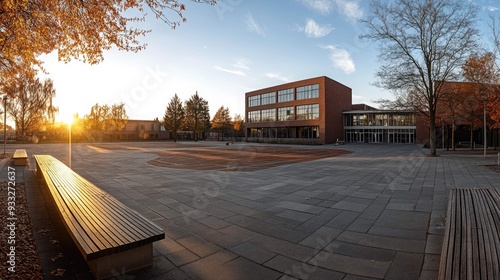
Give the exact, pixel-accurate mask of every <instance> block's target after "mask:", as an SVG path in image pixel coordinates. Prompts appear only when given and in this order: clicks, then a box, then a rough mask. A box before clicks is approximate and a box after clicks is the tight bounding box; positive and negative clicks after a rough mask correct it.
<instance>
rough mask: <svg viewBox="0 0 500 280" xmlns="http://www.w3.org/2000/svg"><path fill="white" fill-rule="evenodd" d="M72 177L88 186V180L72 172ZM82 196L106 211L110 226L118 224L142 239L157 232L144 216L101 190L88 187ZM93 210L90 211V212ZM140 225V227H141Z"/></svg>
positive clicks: (97, 207)
mask: <svg viewBox="0 0 500 280" xmlns="http://www.w3.org/2000/svg"><path fill="white" fill-rule="evenodd" d="M73 176H74V178H73V179H71V180H73V182H75V184H78V185H79V186H80V185H82V186H88V184H90V182H88V181H85V182H81V180H85V179H84V178H82V177H80V176H76V175H75V174H73ZM82 196H86V199H87V201H88V202H89V203H97V202H98V204H96V205H95V206H94V207H95V208H96V209H97V210H99V209H101V210H102V211H106V212H107V213H109V214H110V215H111V218H113V224H112V226H116V225H117V224H116V223H118V225H119V226H120V227H121V228H122V229H124V230H126V231H127V232H130V233H129V236H131V237H134V238H135V239H143V238H145V237H148V236H150V235H151V234H155V233H157V232H158V231H159V230H160V231H161V229H159V228H158V227H156V226H154V225H152V224H150V223H145V222H144V218H143V217H140V216H139V214H137V213H136V212H135V211H131V210H130V209H129V208H128V207H126V206H124V205H123V204H121V203H116V202H117V201H116V200H114V198H112V197H110V196H109V195H108V194H107V193H105V192H103V191H101V190H100V189H97V188H89V189H88V190H86V191H85V192H84V193H82ZM92 213H93V212H91V214H92ZM141 226H142V227H141Z"/></svg>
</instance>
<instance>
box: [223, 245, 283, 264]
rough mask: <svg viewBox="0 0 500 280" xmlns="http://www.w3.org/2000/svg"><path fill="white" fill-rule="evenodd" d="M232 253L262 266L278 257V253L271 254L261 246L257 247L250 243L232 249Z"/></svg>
mask: <svg viewBox="0 0 500 280" xmlns="http://www.w3.org/2000/svg"><path fill="white" fill-rule="evenodd" d="M231 251H232V252H234V253H236V254H238V255H240V256H243V257H245V258H247V259H249V260H251V261H254V262H256V263H260V264H262V263H265V262H266V261H268V260H270V259H271V258H273V257H274V256H276V253H273V252H270V251H268V250H266V249H265V248H262V247H260V246H255V245H254V244H252V243H249V242H244V243H242V244H239V245H238V246H236V247H233V248H231Z"/></svg>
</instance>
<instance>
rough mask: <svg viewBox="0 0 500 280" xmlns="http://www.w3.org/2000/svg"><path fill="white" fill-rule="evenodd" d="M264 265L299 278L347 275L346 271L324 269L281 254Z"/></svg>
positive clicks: (332, 278) (311, 279)
mask: <svg viewBox="0 0 500 280" xmlns="http://www.w3.org/2000/svg"><path fill="white" fill-rule="evenodd" d="M264 265H265V266H267V267H269V268H271V269H274V270H277V271H280V272H282V273H285V274H286V275H288V276H290V275H291V276H293V277H295V278H297V279H308V280H313V279H318V280H323V279H329V280H330V279H331V280H335V279H339V280H340V279H343V278H344V276H345V274H344V273H340V272H337V271H333V270H328V269H324V268H321V267H319V266H317V265H314V264H310V263H304V262H299V261H296V260H292V259H289V258H287V257H284V256H281V255H277V256H276V257H274V258H273V259H271V260H269V261H268V262H266V263H265V264H264ZM285 279H287V278H285Z"/></svg>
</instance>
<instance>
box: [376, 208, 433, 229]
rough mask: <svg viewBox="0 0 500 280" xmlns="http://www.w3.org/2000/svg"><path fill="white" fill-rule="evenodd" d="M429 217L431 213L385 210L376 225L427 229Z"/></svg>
mask: <svg viewBox="0 0 500 280" xmlns="http://www.w3.org/2000/svg"><path fill="white" fill-rule="evenodd" d="M429 219H430V215H429V213H422V212H413V211H397V210H385V211H383V212H382V214H381V215H380V217H379V218H378V219H377V221H376V222H375V225H376V226H381V227H388V228H395V229H404V230H426V229H427V226H428V224H429Z"/></svg>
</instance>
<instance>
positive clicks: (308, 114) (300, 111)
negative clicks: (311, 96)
mask: <svg viewBox="0 0 500 280" xmlns="http://www.w3.org/2000/svg"><path fill="white" fill-rule="evenodd" d="M296 111H297V120H317V119H319V104H308V105H299V106H297V108H296Z"/></svg>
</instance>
